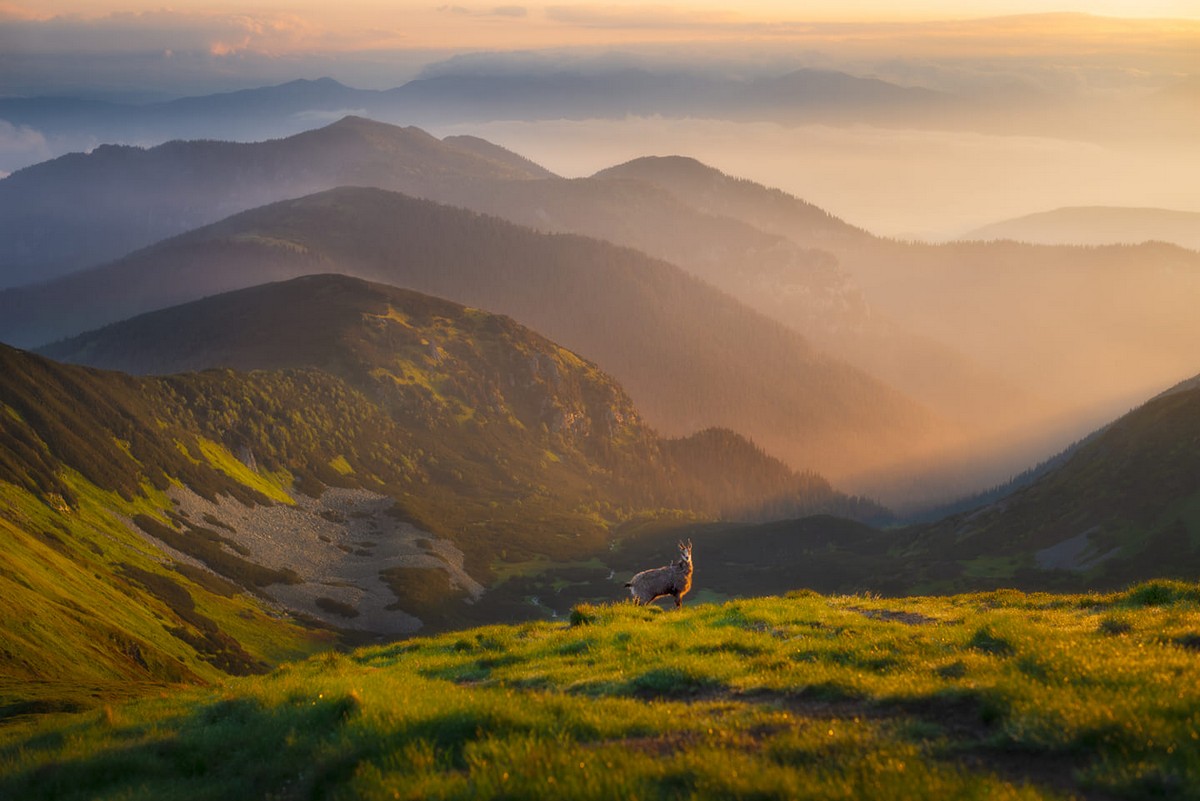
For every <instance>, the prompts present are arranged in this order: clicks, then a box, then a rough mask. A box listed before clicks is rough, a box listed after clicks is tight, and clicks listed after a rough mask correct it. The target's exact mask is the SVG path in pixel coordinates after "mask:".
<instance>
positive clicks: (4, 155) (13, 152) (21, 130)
mask: <svg viewBox="0 0 1200 801" xmlns="http://www.w3.org/2000/svg"><path fill="white" fill-rule="evenodd" d="M51 155H52V152H51V147H50V145H49V143H48V142H47V141H46V137H45V136H44V135H43V134H42V132H41V131H39V130H37V129H36V128H31V127H29V126H27V125H13V124H12V123H10V122H8V121H7V120H0V174H3V175H7V174H8V171H11V170H14V169H17V168H19V167H24V166H25V165H27V164H35V163H37V162H39V161H45V160H46V159H48V158H50V157H51Z"/></svg>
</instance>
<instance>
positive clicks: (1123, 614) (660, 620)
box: [0, 582, 1200, 799]
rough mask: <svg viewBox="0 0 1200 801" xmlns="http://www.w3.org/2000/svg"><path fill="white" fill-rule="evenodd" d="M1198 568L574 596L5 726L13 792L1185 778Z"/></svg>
mask: <svg viewBox="0 0 1200 801" xmlns="http://www.w3.org/2000/svg"><path fill="white" fill-rule="evenodd" d="M1198 642H1200V586H1197V585H1193V584H1181V583H1171V582H1154V583H1149V584H1144V585H1139V586H1137V587H1134V588H1132V589H1130V590H1128V591H1126V592H1123V593H1120V594H1116V595H1077V596H1056V595H1023V594H1020V593H1017V592H1013V591H1001V592H996V593H991V594H987V595H967V596H955V597H929V598H907V599H897V600H890V601H882V600H878V599H872V598H870V597H856V596H841V597H822V596H819V595H816V594H813V593H808V592H799V593H793V594H790V595H789V596H787V597H782V598H778V597H777V598H767V599H760V600H755V601H735V602H730V603H727V604H724V605H720V606H717V605H708V606H694V607H689V608H686V609H685V610H684V611H683V612H682V613H676V612H666V613H664V612H661V611H660V610H658V609H657V608H638V607H633V606H631V605H619V606H613V607H580V608H578V609H577V610H576V611H575V613H574V614H573V625H568V624H565V623H563V624H546V623H530V624H524V625H520V626H494V627H488V628H482V629H476V630H471V631H462V632H457V633H451V634H445V635H442V636H439V637H434V638H428V639H419V640H412V641H408V642H405V643H399V644H394V645H389V646H383V647H376V648H369V649H365V650H361V651H358V652H355V653H353V654H350V655H336V654H326V655H324V656H321V657H317V658H314V659H311V660H308V661H306V662H302V663H298V664H292V665H285V666H283V667H282V668H280V669H278V670H276V671H275V672H274V673H272V674H270V675H268V676H263V677H251V678H245V679H235V680H230V681H229V682H227V683H226V684H225V685H224V686H222V687H219V688H213V689H205V690H190V691H186V692H181V693H178V694H175V695H171V696H169V697H164V698H153V699H146V700H142V701H139V702H136V703H132V704H127V705H118V706H111V707H106V708H104V709H102V710H98V711H93V712H89V713H85V714H76V715H49V716H45V717H42V718H40V719H36V720H29V721H24V722H19V723H12V724H10V725H9V726H8V727H7V728H5V729H4V730H2V731H0V795H3V796H4V797H12V798H18V797H19V798H58V799H71V798H96V797H109V798H115V797H120V798H155V799H167V798H214V799H215V798H222V797H228V796H230V795H231V794H232V795H237V796H247V795H253V796H255V797H273V798H326V797H332V798H501V797H505V798H520V797H562V798H566V797H569V798H616V797H626V798H632V797H639V798H686V797H733V796H741V797H747V796H754V797H793V798H794V797H814V798H860V797H875V798H935V797H940V798H962V797H973V798H985V797H986V798H1043V797H1063V796H1065V795H1072V794H1079V793H1086V794H1088V795H1092V794H1095V795H1098V796H1103V797H1128V798H1150V797H1159V796H1170V797H1173V798H1197V797H1200V789H1198V788H1200V740H1197V737H1196V731H1197V727H1198V726H1200V713H1198V712H1197V709H1200V686H1198V685H1197V684H1196V683H1195V682H1194V681H1191V680H1189V677H1192V676H1194V672H1195V665H1196V658H1197V656H1196V647H1197V643H1198Z"/></svg>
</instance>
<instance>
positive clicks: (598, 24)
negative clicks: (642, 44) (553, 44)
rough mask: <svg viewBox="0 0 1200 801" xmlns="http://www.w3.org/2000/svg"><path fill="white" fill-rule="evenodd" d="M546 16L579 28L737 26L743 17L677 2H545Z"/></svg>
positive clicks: (741, 23)
mask: <svg viewBox="0 0 1200 801" xmlns="http://www.w3.org/2000/svg"><path fill="white" fill-rule="evenodd" d="M545 13H546V17H547V19H550V20H552V21H554V22H557V23H561V24H564V25H571V26H575V27H581V28H603V29H630V30H637V29H650V30H663V29H673V30H688V29H696V28H709V29H711V28H716V27H727V28H728V29H729V30H731V31H732V30H736V29H737V28H740V27H742V25H743V24H744V21H742V20H738V19H735V18H734V17H733V16H732V15H730V14H729V13H723V12H713V11H705V12H701V11H695V10H688V9H685V8H679V7H677V6H636V7H630V6H599V5H569V6H567V5H557V6H547V7H546V10H545Z"/></svg>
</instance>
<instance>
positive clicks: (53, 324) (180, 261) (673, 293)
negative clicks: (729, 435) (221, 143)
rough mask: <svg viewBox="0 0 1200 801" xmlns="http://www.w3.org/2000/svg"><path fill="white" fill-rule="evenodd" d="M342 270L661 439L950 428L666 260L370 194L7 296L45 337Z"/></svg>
mask: <svg viewBox="0 0 1200 801" xmlns="http://www.w3.org/2000/svg"><path fill="white" fill-rule="evenodd" d="M329 271H336V272H341V273H345V274H352V275H357V276H359V277H363V278H367V279H369V280H378V281H384V282H388V283H392V284H396V285H403V286H407V287H409V288H413V289H416V290H418V291H422V292H427V293H430V294H434V295H438V296H442V297H448V298H453V299H454V300H456V301H458V302H463V303H467V304H470V305H472V306H478V307H481V308H486V309H489V310H492V311H497V312H501V313H504V314H509V315H511V316H513V317H514V318H516V319H517V320H519V321H521V322H522V323H523V324H526V325H530V326H531V327H533V328H535V329H536V330H538V331H540V332H543V333H545V334H546V335H547V336H550V337H553V338H554V339H555V340H556V341H558V342H561V343H563V344H564V345H566V346H567V347H570V348H571V349H572V350H575V351H577V352H579V353H582V354H585V355H587V356H588V357H589V358H592V359H594V360H595V361H596V362H597V363H599V364H600V365H601V367H602V368H603V369H605V370H606V371H607V372H609V373H611V374H612V375H614V376H615V377H616V378H617V379H618V380H619V381H620V382H621V383H622V384H623V385H624V386H625V388H626V389H627V390H628V391H629V392H630V394H631V395H632V396H633V398H634V400H635V402H636V403H637V405H638V408H639V409H641V410H642V412H643V414H645V415H646V417H647V419H648V420H649V421H650V423H651V424H652V425H654V426H655V427H656V428H657V429H659V430H660V431H662V432H663V433H665V434H668V435H686V434H691V433H693V432H695V431H697V430H699V429H702V428H707V427H711V426H721V427H726V428H731V429H733V430H737V431H741V432H743V433H745V434H747V435H749V436H751V437H753V439H754V440H755V441H756V442H757V443H759V444H760V445H761V446H762V447H764V448H766V449H767V450H768V451H769V452H771V453H774V454H777V455H779V456H781V457H783V458H785V459H786V460H787V461H788V463H789V464H792V465H793V466H796V467H798V468H804V469H814V470H819V471H820V472H823V473H827V474H835V475H836V474H839V473H841V472H842V471H846V470H851V469H857V467H859V466H860V465H862V464H863V463H867V464H878V463H880V462H890V461H891V460H893V459H897V458H900V457H901V456H902V455H903V454H904V453H908V452H911V451H912V450H914V449H918V450H919V449H921V448H924V447H927V446H929V445H930V444H931V443H933V442H935V441H936V439H937V437H939V436H941V435H942V434H943V433H944V430H943V429H941V428H939V425H938V424H937V423H936V422H935V421H934V420H933V419H932V418H931V417H930V416H929V415H928V414H927V413H926V412H925V411H923V410H922V409H920V408H919V407H917V406H916V405H915V404H913V403H912V402H911V401H908V400H907V399H906V398H904V397H903V396H901V395H899V394H898V393H896V392H894V391H892V390H890V389H888V388H887V387H885V386H883V385H881V384H879V383H878V382H877V381H874V380H873V379H870V378H868V377H867V376H865V375H863V374H862V373H860V372H858V371H856V370H854V369H853V368H850V367H848V366H846V365H845V364H842V363H839V362H836V361H834V360H831V359H828V358H826V357H824V356H821V355H820V354H818V353H816V352H814V351H813V350H812V349H811V348H810V347H808V346H807V345H806V343H805V342H804V341H803V339H801V338H800V337H799V335H797V334H795V333H793V332H791V331H788V330H786V329H785V328H783V327H782V326H780V325H777V324H775V323H772V322H770V321H767V320H765V319H763V318H762V317H761V316H759V315H757V314H755V313H754V312H752V311H750V310H749V309H747V308H746V307H744V306H742V305H741V304H739V303H737V302H735V301H733V300H731V299H730V298H729V297H728V296H725V295H723V294H722V293H720V292H718V291H717V290H715V289H713V288H711V287H709V286H707V285H705V284H703V283H701V282H700V281H698V280H697V279H695V278H692V277H690V276H688V275H687V274H685V273H684V272H683V271H681V270H679V269H678V268H676V267H673V266H671V265H669V264H666V263H664V262H659V261H655V260H652V259H649V258H647V257H645V256H643V255H642V254H639V253H637V252H636V251H631V250H627V249H622V248H618V247H615V246H613V245H610V244H608V243H605V242H600V241H596V240H589V239H584V238H580V237H574V236H562V235H545V234H536V233H533V232H531V231H529V230H527V229H523V228H520V227H517V226H514V225H512V224H510V223H506V222H504V221H501V220H498V219H495V218H491V217H484V216H480V215H477V214H474V213H471V212H467V211H462V210H457V209H452V208H448V207H444V206H438V205H436V204H434V203H430V202H428V201H420V200H414V199H412V198H408V197H405V196H403V195H398V194H396V193H390V192H384V191H382V190H374V189H340V190H334V191H330V192H324V193H320V194H317V195H312V196H309V197H306V198H301V199H299V200H295V201H287V202H283V203H277V204H273V205H271V206H266V207H263V208H261V209H256V210H253V211H250V212H245V213H243V214H240V215H236V216H234V217H231V218H229V219H227V220H225V221H223V222H221V223H219V224H216V225H213V226H208V227H206V228H203V229H199V230H197V231H194V232H191V233H189V234H187V235H184V236H180V237H176V238H174V239H171V240H168V241H166V242H163V243H161V244H160V245H157V246H155V247H153V248H149V249H146V250H143V251H140V252H138V253H135V254H132V255H131V256H129V257H127V258H125V259H122V260H120V261H117V262H114V263H112V264H109V265H106V266H104V267H101V268H96V269H93V270H88V271H84V272H82V273H78V274H75V275H72V276H68V277H66V278H63V279H60V280H58V281H55V282H51V283H49V284H45V285H39V286H35V287H26V288H21V289H13V290H8V291H6V292H3V293H0V309H2V312H3V313H2V315H0V319H3V321H4V323H5V326H4V329H3V331H2V332H0V336H2V337H5V338H8V339H10V341H11V340H13V339H14V338H15V337H17V336H20V337H21V338H22V341H28V342H36V341H39V340H40V341H43V342H45V341H48V340H51V339H54V338H57V337H62V336H65V335H70V334H74V333H77V332H78V331H80V330H83V329H87V328H91V327H95V326H98V325H102V324H104V323H106V322H111V321H113V320H118V319H121V318H124V317H129V316H131V315H134V314H138V313H140V312H144V311H148V310H152V309H156V308H162V307H164V306H167V305H170V304H173V303H179V302H183V301H186V300H188V299H191V298H198V297H202V296H204V295H209V294H213V293H215V292H221V291H226V290H229V289H235V288H239V287H244V286H248V285H253V284H256V283H261V282H263V281H268V280H278V279H281V278H286V277H291V276H298V275H304V274H311V273H315V272H329Z"/></svg>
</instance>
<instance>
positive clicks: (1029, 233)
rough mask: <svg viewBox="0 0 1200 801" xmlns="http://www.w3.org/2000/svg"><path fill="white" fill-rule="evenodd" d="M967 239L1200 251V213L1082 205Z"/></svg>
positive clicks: (998, 224)
mask: <svg viewBox="0 0 1200 801" xmlns="http://www.w3.org/2000/svg"><path fill="white" fill-rule="evenodd" d="M960 239H964V240H993V239H1012V240H1015V241H1018V242H1030V243H1033V244H1042V245H1120V244H1128V245H1136V244H1139V243H1141V242H1169V243H1172V244H1175V245H1179V246H1180V247H1185V248H1190V249H1191V250H1200V213H1197V212H1191V211H1171V210H1169V209H1147V208H1118V207H1111V206H1080V207H1072V208H1062V209H1055V210H1053V211H1045V212H1040V213H1037V214H1028V215H1025V216H1024V217H1015V218H1013V219H1011V220H1003V221H1001V222H996V223H992V224H990V225H985V226H983V227H981V228H976V229H975V230H973V231H971V232H970V233H967V234H964V235H963V236H962V237H960Z"/></svg>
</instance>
